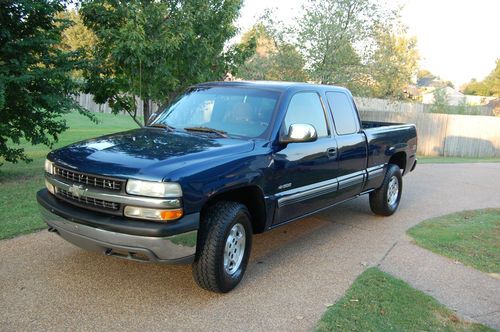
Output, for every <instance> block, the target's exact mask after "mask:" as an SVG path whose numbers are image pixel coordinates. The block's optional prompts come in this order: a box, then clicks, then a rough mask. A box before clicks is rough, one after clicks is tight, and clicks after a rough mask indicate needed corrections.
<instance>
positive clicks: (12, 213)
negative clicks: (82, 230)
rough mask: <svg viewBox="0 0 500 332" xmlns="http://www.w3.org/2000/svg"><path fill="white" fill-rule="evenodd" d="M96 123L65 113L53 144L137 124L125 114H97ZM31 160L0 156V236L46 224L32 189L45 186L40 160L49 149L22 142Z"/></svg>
mask: <svg viewBox="0 0 500 332" xmlns="http://www.w3.org/2000/svg"><path fill="white" fill-rule="evenodd" d="M96 116H97V118H98V120H99V123H98V124H95V123H93V122H91V121H90V120H89V119H88V118H86V117H84V116H82V115H80V114H78V113H71V114H67V115H66V116H65V118H66V120H67V123H68V126H69V127H70V129H68V130H67V131H66V132H64V133H63V134H62V135H61V136H60V138H59V142H58V143H57V144H56V145H55V147H54V148H57V147H61V146H64V145H68V144H70V143H73V142H77V141H80V140H84V139H87V138H91V137H97V136H101V135H105V134H110V133H113V132H118V131H122V130H127V129H131V128H136V127H137V125H136V124H135V123H134V122H133V120H132V119H131V118H130V117H129V116H126V115H116V116H115V115H111V114H100V113H97V114H96ZM22 147H24V148H25V150H26V153H27V154H28V156H29V157H30V158H32V159H33V162H31V163H29V164H26V163H24V162H20V163H17V164H12V163H7V162H4V161H3V160H1V159H0V163H3V165H2V166H0V206H1V207H2V208H1V209H0V239H4V238H9V237H13V236H16V235H19V234H24V233H29V232H32V231H35V230H38V229H42V228H44V227H45V224H44V223H43V222H42V219H41V218H40V215H39V212H38V206H37V203H36V199H35V193H36V192H37V191H38V189H40V188H42V187H43V186H44V184H43V163H44V160H45V156H46V155H47V153H48V152H49V151H50V149H49V148H47V147H46V146H43V145H37V146H32V145H30V144H23V145H22Z"/></svg>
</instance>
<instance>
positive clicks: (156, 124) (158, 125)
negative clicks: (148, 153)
mask: <svg viewBox="0 0 500 332" xmlns="http://www.w3.org/2000/svg"><path fill="white" fill-rule="evenodd" d="M148 127H153V128H163V129H166V130H167V131H175V127H172V126H169V125H168V124H166V123H153V124H151V125H149V126H148Z"/></svg>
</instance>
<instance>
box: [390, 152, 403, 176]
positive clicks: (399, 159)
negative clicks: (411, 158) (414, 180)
mask: <svg viewBox="0 0 500 332" xmlns="http://www.w3.org/2000/svg"><path fill="white" fill-rule="evenodd" d="M389 164H393V165H397V166H399V168H400V169H401V173H402V174H406V152H404V151H400V152H396V153H395V154H393V155H392V156H391V158H390V159H389Z"/></svg>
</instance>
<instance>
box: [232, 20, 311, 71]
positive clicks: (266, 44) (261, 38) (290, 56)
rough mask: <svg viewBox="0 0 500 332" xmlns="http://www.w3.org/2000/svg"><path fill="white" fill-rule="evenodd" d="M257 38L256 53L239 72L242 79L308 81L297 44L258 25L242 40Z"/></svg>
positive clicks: (264, 26) (263, 25) (266, 27)
mask: <svg viewBox="0 0 500 332" xmlns="http://www.w3.org/2000/svg"><path fill="white" fill-rule="evenodd" d="M252 38H254V39H255V40H256V43H257V46H256V50H255V54H254V55H253V56H252V57H251V58H249V59H248V60H247V61H246V62H245V64H244V65H242V66H241V68H240V70H239V77H240V78H243V79H249V80H276V81H306V80H307V74H306V72H305V70H304V66H305V60H304V58H303V56H302V54H300V52H298V51H297V49H296V48H295V46H294V45H292V44H291V43H288V42H285V41H284V40H283V39H282V38H281V37H280V36H279V35H278V34H277V33H276V31H275V30H273V29H270V28H268V26H266V25H265V24H263V23H258V24H256V25H255V26H254V27H252V29H250V30H249V31H248V32H246V33H245V34H244V35H243V37H242V42H243V43H245V42H246V41H247V40H250V39H252Z"/></svg>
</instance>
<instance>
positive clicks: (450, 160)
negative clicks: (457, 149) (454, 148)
mask: <svg viewBox="0 0 500 332" xmlns="http://www.w3.org/2000/svg"><path fill="white" fill-rule="evenodd" d="M417 159H418V163H419V164H464V163H500V158H466V157H424V156H417Z"/></svg>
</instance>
